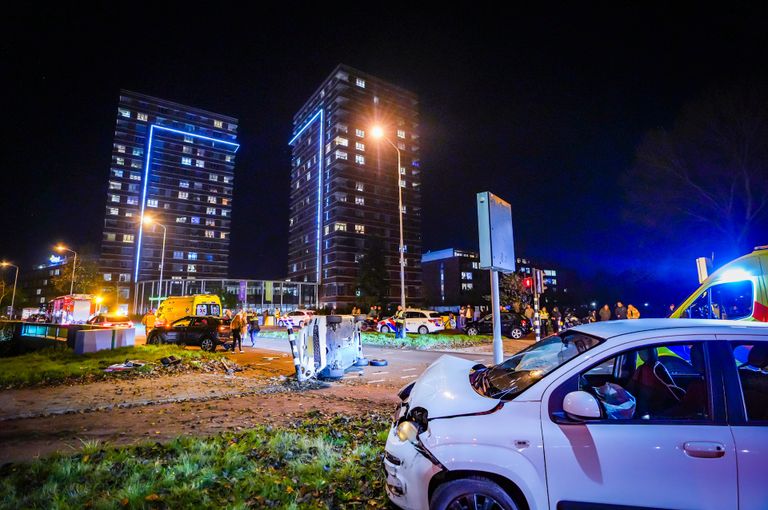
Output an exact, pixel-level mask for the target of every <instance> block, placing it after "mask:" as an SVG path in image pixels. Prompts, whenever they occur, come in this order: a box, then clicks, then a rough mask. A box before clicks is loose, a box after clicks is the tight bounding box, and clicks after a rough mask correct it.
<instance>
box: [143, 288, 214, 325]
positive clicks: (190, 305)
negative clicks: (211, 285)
mask: <svg viewBox="0 0 768 510" xmlns="http://www.w3.org/2000/svg"><path fill="white" fill-rule="evenodd" d="M188 315H198V316H213V317H221V299H219V296H217V295H215V294H195V295H193V296H171V297H167V298H165V299H164V300H163V302H162V303H160V306H159V307H157V314H156V321H155V325H156V326H165V325H166V324H171V323H173V321H175V320H178V319H181V318H182V317H186V316H188Z"/></svg>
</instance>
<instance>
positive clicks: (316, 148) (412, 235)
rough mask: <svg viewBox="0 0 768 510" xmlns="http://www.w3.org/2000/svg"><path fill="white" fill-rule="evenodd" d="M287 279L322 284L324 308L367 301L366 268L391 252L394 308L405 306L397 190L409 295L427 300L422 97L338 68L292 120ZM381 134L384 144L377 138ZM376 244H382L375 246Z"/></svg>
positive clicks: (389, 269) (389, 265)
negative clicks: (376, 130)
mask: <svg viewBox="0 0 768 510" xmlns="http://www.w3.org/2000/svg"><path fill="white" fill-rule="evenodd" d="M293 125H294V129H293V133H294V135H293V138H292V139H291V141H290V145H291V148H292V160H291V161H292V165H291V180H290V182H291V192H290V220H289V249H288V276H289V278H290V279H291V280H294V281H315V282H318V283H319V284H320V288H319V289H320V290H319V293H320V302H321V303H323V304H326V305H327V306H347V305H350V304H352V303H355V302H358V301H359V296H358V294H359V289H358V278H359V261H360V257H361V256H362V255H363V254H364V253H365V252H366V250H367V249H370V246H371V244H372V243H374V244H375V245H378V246H380V247H381V249H383V251H384V265H385V270H386V274H387V280H388V283H389V289H388V296H387V300H388V301H389V302H399V300H400V299H399V296H400V262H399V220H398V186H400V187H401V189H402V194H403V208H402V212H403V230H404V243H403V244H404V246H405V248H404V252H405V262H406V267H405V269H406V273H405V280H406V295H407V300H408V302H409V303H414V302H420V301H421V299H422V296H421V188H420V186H421V175H420V174H421V169H420V163H419V116H418V100H417V97H416V95H415V94H414V93H412V92H410V91H408V90H405V89H403V88H401V87H398V86H396V85H393V84H391V83H388V82H386V81H384V80H381V79H379V78H376V77H374V76H371V75H369V74H366V73H364V72H361V71H358V70H356V69H353V68H351V67H349V66H346V65H339V66H338V67H336V69H334V70H333V72H332V73H331V74H330V76H328V78H326V79H325V80H324V81H323V83H322V84H321V85H320V87H319V88H318V89H317V90H316V91H315V93H314V94H312V96H311V97H310V98H309V100H308V101H307V102H306V103H305V104H304V106H302V108H301V109H300V110H299V112H298V113H297V114H296V115H295V116H294V122H293ZM374 126H380V127H381V128H382V129H383V131H384V135H385V136H386V138H387V139H388V140H389V141H391V143H392V144H393V145H395V146H396V147H397V148H398V149H399V151H400V166H399V168H398V165H397V161H398V158H397V151H396V150H395V148H394V147H393V146H392V145H390V144H389V143H388V142H387V141H386V140H384V139H378V140H377V139H375V138H374V137H373V136H371V135H372V133H371V130H372V128H373V127H374ZM373 240H376V241H373Z"/></svg>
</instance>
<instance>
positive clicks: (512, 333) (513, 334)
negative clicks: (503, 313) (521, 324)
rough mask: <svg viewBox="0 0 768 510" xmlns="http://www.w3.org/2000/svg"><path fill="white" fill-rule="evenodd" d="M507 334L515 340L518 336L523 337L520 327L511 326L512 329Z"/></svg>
mask: <svg viewBox="0 0 768 510" xmlns="http://www.w3.org/2000/svg"><path fill="white" fill-rule="evenodd" d="M509 336H511V337H512V338H514V339H515V340H517V339H519V338H523V330H522V329H520V328H512V330H511V331H510V332H509Z"/></svg>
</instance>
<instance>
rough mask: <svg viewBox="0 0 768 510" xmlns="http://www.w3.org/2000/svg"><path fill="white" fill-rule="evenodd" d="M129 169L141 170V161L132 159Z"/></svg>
mask: <svg viewBox="0 0 768 510" xmlns="http://www.w3.org/2000/svg"><path fill="white" fill-rule="evenodd" d="M131 168H141V161H138V160H135V159H132V160H131Z"/></svg>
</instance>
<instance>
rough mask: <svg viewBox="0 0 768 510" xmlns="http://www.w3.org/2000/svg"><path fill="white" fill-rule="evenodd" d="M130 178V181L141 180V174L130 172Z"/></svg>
mask: <svg viewBox="0 0 768 510" xmlns="http://www.w3.org/2000/svg"><path fill="white" fill-rule="evenodd" d="M130 179H131V180H132V181H140V180H141V174H140V173H137V172H131V175H130Z"/></svg>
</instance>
